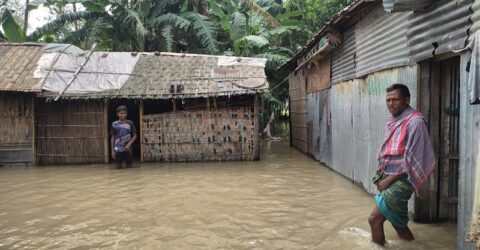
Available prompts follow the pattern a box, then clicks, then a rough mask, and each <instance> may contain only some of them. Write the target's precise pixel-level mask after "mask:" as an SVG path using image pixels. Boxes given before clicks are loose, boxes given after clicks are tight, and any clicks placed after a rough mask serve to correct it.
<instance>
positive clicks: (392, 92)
mask: <svg viewBox="0 0 480 250" xmlns="http://www.w3.org/2000/svg"><path fill="white" fill-rule="evenodd" d="M409 104H410V91H409V90H408V87H407V86H405V85H402V84H394V85H392V86H390V87H388V88H387V107H388V110H389V111H390V113H391V116H390V117H389V118H388V120H387V128H386V132H385V137H384V139H383V143H382V146H381V148H380V151H379V152H378V156H377V157H378V161H379V165H380V168H379V170H378V171H377V172H376V173H375V176H374V177H373V183H375V184H376V185H377V189H378V191H380V194H377V195H376V196H375V203H376V207H375V208H374V209H373V211H372V213H371V214H370V217H369V218H368V222H369V224H370V227H371V229H372V240H373V241H374V242H375V243H377V244H380V245H382V246H383V245H384V244H385V233H384V231H383V223H384V222H385V220H388V221H390V223H392V225H393V227H394V228H395V231H397V233H398V236H400V238H402V239H405V240H409V241H410V240H413V239H414V238H413V234H412V232H411V231H410V229H409V228H408V227H407V223H408V208H407V207H408V200H409V199H410V196H411V195H412V193H413V191H416V194H417V195H418V190H419V188H420V186H421V185H422V183H423V182H425V180H426V179H427V178H428V176H429V175H430V174H431V173H432V171H433V170H434V169H435V166H436V165H435V155H434V153H433V147H432V143H431V140H430V136H429V135H428V129H427V123H426V122H425V120H424V118H423V117H422V114H421V113H420V112H418V111H416V110H414V109H413V108H412V107H410V105H409Z"/></svg>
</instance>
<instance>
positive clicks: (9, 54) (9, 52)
mask: <svg viewBox="0 0 480 250" xmlns="http://www.w3.org/2000/svg"><path fill="white" fill-rule="evenodd" d="M41 50H42V46H41V45H38V44H23V45H20V44H11V43H0V91H17V92H40V91H41V86H40V83H39V81H38V79H34V78H33V71H35V68H36V66H37V61H38V59H39V58H40V56H41V55H42V53H41Z"/></svg>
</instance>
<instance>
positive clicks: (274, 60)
mask: <svg viewBox="0 0 480 250" xmlns="http://www.w3.org/2000/svg"><path fill="white" fill-rule="evenodd" d="M255 57H259V58H267V66H266V68H267V70H274V69H277V68H278V67H280V65H282V64H283V63H284V62H286V61H287V60H288V59H289V57H288V56H284V55H280V54H275V53H271V52H266V53H262V54H257V55H255Z"/></svg>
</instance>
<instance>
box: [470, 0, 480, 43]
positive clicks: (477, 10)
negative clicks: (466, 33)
mask: <svg viewBox="0 0 480 250" xmlns="http://www.w3.org/2000/svg"><path fill="white" fill-rule="evenodd" d="M472 10H473V15H472V16H471V17H470V21H471V22H472V24H473V25H472V27H471V28H470V35H472V34H475V32H477V31H478V30H480V1H475V2H474V3H473V6H472Z"/></svg>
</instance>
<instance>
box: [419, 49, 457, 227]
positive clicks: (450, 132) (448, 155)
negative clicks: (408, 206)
mask: <svg viewBox="0 0 480 250" xmlns="http://www.w3.org/2000/svg"><path fill="white" fill-rule="evenodd" d="M429 72H430V74H429V79H430V80H429V82H430V83H429V86H430V87H429V89H430V91H429V92H430V93H429V98H428V99H429V104H428V106H429V112H428V114H429V126H430V135H431V138H432V142H433V145H434V148H435V154H436V156H437V163H438V170H437V171H436V172H435V174H434V176H435V177H434V178H433V180H432V181H433V182H432V181H431V184H430V196H429V199H428V200H429V205H428V207H427V206H426V207H425V208H426V209H427V210H426V211H428V212H427V213H428V214H430V215H429V217H430V221H431V220H440V221H445V220H448V221H456V220H457V213H458V178H459V137H460V136H459V132H460V126H459V120H460V119H459V118H460V58H459V57H458V56H456V57H449V58H447V59H441V60H440V59H436V60H433V61H432V62H431V64H430V70H429ZM425 101H427V100H425ZM420 203H421V202H420Z"/></svg>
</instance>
